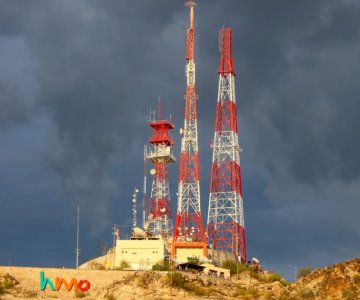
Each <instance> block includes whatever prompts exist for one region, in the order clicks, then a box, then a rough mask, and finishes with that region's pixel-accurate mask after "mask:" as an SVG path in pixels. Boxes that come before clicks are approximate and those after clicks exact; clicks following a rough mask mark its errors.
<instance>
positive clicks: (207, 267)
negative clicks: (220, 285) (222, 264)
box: [200, 264, 230, 279]
mask: <svg viewBox="0 0 360 300" xmlns="http://www.w3.org/2000/svg"><path fill="white" fill-rule="evenodd" d="M200 266H202V267H204V271H203V272H204V274H205V275H208V276H215V277H223V278H225V279H228V278H230V270H229V269H224V268H219V267H215V266H214V265H212V264H202V265H200Z"/></svg>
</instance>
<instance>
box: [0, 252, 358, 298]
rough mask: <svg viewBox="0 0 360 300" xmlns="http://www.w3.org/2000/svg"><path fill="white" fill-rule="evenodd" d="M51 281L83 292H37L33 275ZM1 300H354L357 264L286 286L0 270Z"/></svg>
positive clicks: (178, 276) (269, 278)
mask: <svg viewBox="0 0 360 300" xmlns="http://www.w3.org/2000/svg"><path fill="white" fill-rule="evenodd" d="M40 271H45V276H47V277H50V278H51V279H55V277H57V276H60V277H64V278H66V279H70V278H72V277H75V278H77V279H87V280H89V281H90V282H91V284H92V285H91V288H90V290H89V291H87V292H85V293H84V292H79V291H78V292H67V291H66V290H63V289H61V290H60V291H59V292H53V291H50V290H48V289H47V290H46V291H40V289H39V272H40ZM0 298H1V299H4V300H5V299H39V298H43V299H50V298H58V299H80V298H81V299H107V300H115V299H122V300H126V299H145V300H146V299H164V300H165V299H180V298H186V299H187V300H192V299H257V300H271V299H273V300H277V299H279V300H298V299H299V300H300V299H314V300H323V299H348V300H350V299H351V300H355V299H360V258H358V259H353V260H351V261H347V262H344V263H340V264H336V265H334V266H331V267H328V268H325V269H318V270H314V271H312V272H311V273H310V274H308V275H306V276H304V277H302V278H301V279H300V280H298V281H297V282H296V283H292V284H288V283H287V282H286V281H285V280H284V279H283V278H282V277H281V276H279V275H278V274H275V273H265V274H260V275H259V274H257V273H254V272H251V270H248V269H241V274H240V277H239V280H236V275H235V276H233V277H232V279H231V280H225V279H220V278H213V277H206V276H198V275H196V274H191V273H185V272H173V273H169V272H154V271H137V272H133V271H107V270H94V269H90V270H84V269H83V270H70V269H39V268H16V267H0Z"/></svg>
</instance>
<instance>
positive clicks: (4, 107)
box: [0, 80, 30, 129]
mask: <svg viewBox="0 0 360 300" xmlns="http://www.w3.org/2000/svg"><path fill="white" fill-rule="evenodd" d="M0 106H1V110H0V129H8V128H9V126H11V125H14V124H19V123H20V124H23V123H25V122H26V121H27V120H28V118H29V114H30V107H29V105H28V103H27V102H26V101H25V99H24V95H23V93H22V91H21V89H20V87H19V86H18V85H16V83H13V82H4V81H1V80H0Z"/></svg>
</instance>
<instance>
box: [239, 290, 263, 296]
mask: <svg viewBox="0 0 360 300" xmlns="http://www.w3.org/2000/svg"><path fill="white" fill-rule="evenodd" d="M258 295H259V291H258V290H255V289H240V290H237V291H236V292H235V293H234V294H233V297H239V296H245V297H247V296H252V297H256V296H258Z"/></svg>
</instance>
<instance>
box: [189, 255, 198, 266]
mask: <svg viewBox="0 0 360 300" xmlns="http://www.w3.org/2000/svg"><path fill="white" fill-rule="evenodd" d="M187 261H188V263H189V264H194V265H199V264H200V259H199V258H198V257H196V256H192V257H188V258H187Z"/></svg>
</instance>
